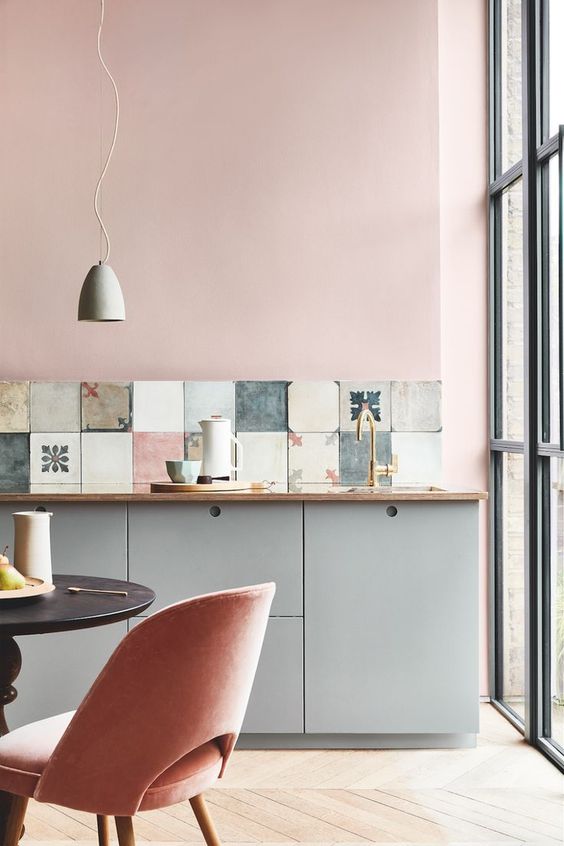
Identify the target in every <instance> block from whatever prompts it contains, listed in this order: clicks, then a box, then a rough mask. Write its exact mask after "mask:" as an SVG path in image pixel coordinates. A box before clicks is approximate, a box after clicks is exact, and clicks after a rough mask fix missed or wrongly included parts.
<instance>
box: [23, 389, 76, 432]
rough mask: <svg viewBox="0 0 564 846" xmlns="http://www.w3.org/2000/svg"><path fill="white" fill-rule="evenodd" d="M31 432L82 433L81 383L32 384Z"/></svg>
mask: <svg viewBox="0 0 564 846" xmlns="http://www.w3.org/2000/svg"><path fill="white" fill-rule="evenodd" d="M31 431H32V432H80V382H32V383H31Z"/></svg>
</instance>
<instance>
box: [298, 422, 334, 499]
mask: <svg viewBox="0 0 564 846" xmlns="http://www.w3.org/2000/svg"><path fill="white" fill-rule="evenodd" d="M304 482H319V483H321V482H325V484H327V485H330V484H338V483H339V434H338V432H300V433H298V432H290V434H289V435H288V484H289V485H290V490H292V489H297V486H299V485H303V484H304ZM292 486H294V488H292Z"/></svg>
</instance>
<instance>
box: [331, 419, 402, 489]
mask: <svg viewBox="0 0 564 846" xmlns="http://www.w3.org/2000/svg"><path fill="white" fill-rule="evenodd" d="M369 459H370V435H369V433H368V432H366V434H364V435H363V438H362V440H361V441H357V439H356V434H355V433H354V432H341V459H340V468H341V484H342V485H365V484H366V482H367V480H368V461H369ZM376 459H377V461H378V464H390V463H391V461H392V437H391V434H390V433H389V432H377V433H376ZM378 482H379V484H380V485H382V486H383V487H386V486H388V485H390V484H391V480H390V479H389V478H387V477H386V476H380V477H379V479H378Z"/></svg>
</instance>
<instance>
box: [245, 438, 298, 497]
mask: <svg viewBox="0 0 564 846" xmlns="http://www.w3.org/2000/svg"><path fill="white" fill-rule="evenodd" d="M237 439H238V440H239V441H241V445H242V447H243V469H242V470H240V471H239V473H238V478H239V479H244V480H246V481H249V482H262V481H265V480H266V481H268V482H276V485H275V487H274V490H276V491H285V490H287V487H288V435H287V433H286V432H237ZM237 456H238V461H239V460H240V451H239V450H237Z"/></svg>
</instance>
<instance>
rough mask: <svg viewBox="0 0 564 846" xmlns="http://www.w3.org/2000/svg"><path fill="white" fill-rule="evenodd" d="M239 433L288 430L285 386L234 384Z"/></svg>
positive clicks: (273, 383)
mask: <svg viewBox="0 0 564 846" xmlns="http://www.w3.org/2000/svg"><path fill="white" fill-rule="evenodd" d="M235 418H236V431H238V432H286V431H287V430H288V382H236V383H235Z"/></svg>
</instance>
